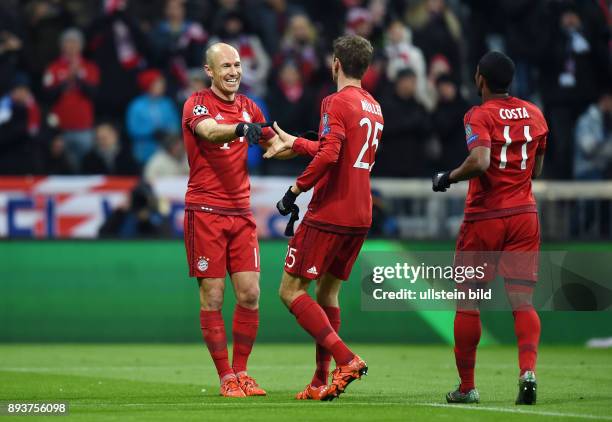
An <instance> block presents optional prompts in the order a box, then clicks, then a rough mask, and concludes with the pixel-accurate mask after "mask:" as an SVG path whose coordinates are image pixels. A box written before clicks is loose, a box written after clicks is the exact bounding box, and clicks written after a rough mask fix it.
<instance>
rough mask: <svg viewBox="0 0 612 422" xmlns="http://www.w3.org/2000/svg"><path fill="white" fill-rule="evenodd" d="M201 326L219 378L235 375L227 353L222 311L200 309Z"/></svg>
mask: <svg viewBox="0 0 612 422" xmlns="http://www.w3.org/2000/svg"><path fill="white" fill-rule="evenodd" d="M200 327H201V328H202V335H203V337H204V342H205V343H206V346H208V351H209V352H210V356H211V357H212V359H213V362H214V363H215V367H216V368H217V373H218V374H219V379H221V380H223V379H224V378H225V377H227V376H228V375H233V374H234V371H233V370H232V367H231V366H230V364H229V358H228V354H227V338H226V335H225V324H224V323H223V315H221V311H204V310H200Z"/></svg>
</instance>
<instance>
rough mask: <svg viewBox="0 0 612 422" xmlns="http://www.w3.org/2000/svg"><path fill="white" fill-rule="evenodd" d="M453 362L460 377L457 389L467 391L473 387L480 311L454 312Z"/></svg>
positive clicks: (478, 340) (479, 331) (479, 333)
mask: <svg viewBox="0 0 612 422" xmlns="http://www.w3.org/2000/svg"><path fill="white" fill-rule="evenodd" d="M454 331H455V363H456V364H457V372H459V377H460V378H461V385H460V386H459V389H460V391H461V392H462V393H467V392H468V391H470V390H471V389H473V388H475V387H476V385H475V384H474V368H475V367H476V348H477V347H478V343H479V342H480V335H481V333H482V327H481V325H480V311H457V312H456V313H455V330H454Z"/></svg>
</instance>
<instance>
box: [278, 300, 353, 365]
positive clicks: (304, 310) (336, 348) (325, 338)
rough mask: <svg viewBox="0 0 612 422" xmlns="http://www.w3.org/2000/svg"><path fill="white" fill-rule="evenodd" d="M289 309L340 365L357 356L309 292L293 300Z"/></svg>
mask: <svg viewBox="0 0 612 422" xmlns="http://www.w3.org/2000/svg"><path fill="white" fill-rule="evenodd" d="M289 309H290V311H291V313H292V314H293V315H295V318H296V319H297V322H298V324H300V325H301V326H302V328H303V329H304V330H306V331H307V332H308V334H310V335H311V336H312V337H313V338H314V339H315V341H316V342H317V344H320V345H321V346H323V347H324V348H325V349H327V350H329V351H330V352H331V354H332V356H333V357H334V360H335V361H336V363H337V364H338V365H345V364H347V363H349V362H350V361H351V360H352V359H353V358H354V357H355V354H354V353H353V352H351V350H350V349H349V348H348V347H346V344H344V343H343V342H342V340H341V339H340V337H338V334H337V333H336V332H335V331H334V329H333V327H332V326H331V324H330V323H329V319H328V318H327V315H325V312H324V311H323V309H321V306H319V304H318V303H317V302H315V301H314V300H312V298H311V297H310V296H309V295H308V294H307V293H304V294H302V295H300V296H298V297H297V298H296V299H295V300H294V301H293V302H291V306H290V307H289Z"/></svg>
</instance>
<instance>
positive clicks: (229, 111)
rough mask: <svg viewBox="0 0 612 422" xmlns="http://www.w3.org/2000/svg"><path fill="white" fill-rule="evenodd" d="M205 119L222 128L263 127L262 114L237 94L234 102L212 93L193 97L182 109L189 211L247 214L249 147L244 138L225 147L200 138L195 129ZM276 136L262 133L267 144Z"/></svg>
mask: <svg viewBox="0 0 612 422" xmlns="http://www.w3.org/2000/svg"><path fill="white" fill-rule="evenodd" d="M204 119H215V120H216V121H217V123H219V124H235V123H239V122H254V123H260V122H264V121H265V119H264V116H263V113H262V112H261V110H260V109H259V107H257V105H256V104H255V103H254V102H253V101H252V100H250V99H249V98H247V97H246V96H244V95H240V94H238V95H236V98H235V99H234V101H226V100H223V99H221V98H219V97H218V96H217V95H215V93H214V92H213V91H212V90H210V89H204V90H202V91H198V92H195V93H193V94H192V95H191V96H190V97H189V98H188V99H187V101H185V105H184V106H183V124H182V127H183V139H184V142H185V149H186V151H187V158H188V159H189V182H188V184H187V194H186V195H185V204H186V206H187V208H192V209H199V210H204V211H208V212H214V213H217V214H248V213H250V210H249V206H250V193H251V185H250V183H249V173H248V170H247V150H248V147H249V145H248V143H247V142H245V141H244V139H242V138H237V139H235V140H233V141H230V142H226V143H224V144H219V143H213V142H209V141H207V140H205V139H201V138H198V137H197V136H196V135H195V128H196V126H197V125H198V123H200V122H201V121H202V120H204ZM274 135H275V133H274V131H273V130H272V129H270V128H264V129H263V138H264V139H265V140H269V139H271V138H272V137H274Z"/></svg>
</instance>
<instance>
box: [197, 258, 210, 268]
mask: <svg viewBox="0 0 612 422" xmlns="http://www.w3.org/2000/svg"><path fill="white" fill-rule="evenodd" d="M207 269H208V260H207V259H206V258H204V257H203V256H201V257H200V259H198V270H199V271H202V272H204V271H206V270H207Z"/></svg>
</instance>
